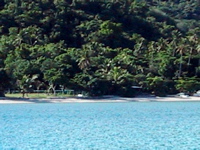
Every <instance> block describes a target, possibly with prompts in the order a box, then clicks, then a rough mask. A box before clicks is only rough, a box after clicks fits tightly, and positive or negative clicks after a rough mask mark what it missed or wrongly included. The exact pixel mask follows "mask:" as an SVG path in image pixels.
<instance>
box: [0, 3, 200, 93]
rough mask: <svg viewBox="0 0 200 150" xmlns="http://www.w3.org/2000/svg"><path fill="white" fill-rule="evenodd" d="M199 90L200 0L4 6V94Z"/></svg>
mask: <svg viewBox="0 0 200 150" xmlns="http://www.w3.org/2000/svg"><path fill="white" fill-rule="evenodd" d="M132 86H141V87H142V89H143V91H146V92H151V93H154V94H156V95H165V94H171V93H175V92H178V91H183V92H184V91H188V92H191V93H192V92H194V91H196V90H199V89H200V0H190V1H187V0H173V1H172V0H147V1H145V0H111V1H109V0H34V1H33V0H0V95H3V91H4V90H6V89H20V90H22V91H28V90H33V89H37V90H41V89H43V90H48V89H49V90H50V89H52V90H53V91H54V90H55V89H73V90H75V91H79V90H80V91H85V92H87V93H88V94H89V95H92V96H95V95H104V94H117V95H122V96H132V95H134V94H135V92H134V91H135V90H134V89H133V88H131V87H132Z"/></svg>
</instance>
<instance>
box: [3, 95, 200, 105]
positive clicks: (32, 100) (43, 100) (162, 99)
mask: <svg viewBox="0 0 200 150" xmlns="http://www.w3.org/2000/svg"><path fill="white" fill-rule="evenodd" d="M192 101H196V102H200V97H195V96H189V97H186V98H181V97H176V96H167V97H156V96H151V97H148V96H146V97H134V98H126V97H118V96H110V97H101V98H84V97H63V98H48V99H47V98H39V99H36V98H8V97H0V104H16V103H88V102H89V103H90V102H92V103H94V102H103V103H106V102H109V103H111V102H115V103H116V102H192Z"/></svg>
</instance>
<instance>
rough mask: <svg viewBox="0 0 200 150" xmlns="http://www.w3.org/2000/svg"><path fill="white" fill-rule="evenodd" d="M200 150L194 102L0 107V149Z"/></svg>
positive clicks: (198, 105) (199, 111)
mask: <svg viewBox="0 0 200 150" xmlns="http://www.w3.org/2000/svg"><path fill="white" fill-rule="evenodd" d="M29 149H30V150H68V149H69V150H118V149H119V150H172V149H174V150H200V102H171V103H169V102H145V103H141V102H140V103H139V102H133V103H71V104H1V105H0V150H29Z"/></svg>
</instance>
